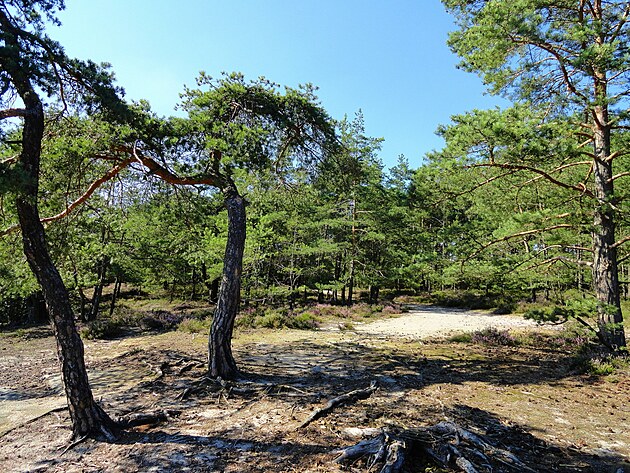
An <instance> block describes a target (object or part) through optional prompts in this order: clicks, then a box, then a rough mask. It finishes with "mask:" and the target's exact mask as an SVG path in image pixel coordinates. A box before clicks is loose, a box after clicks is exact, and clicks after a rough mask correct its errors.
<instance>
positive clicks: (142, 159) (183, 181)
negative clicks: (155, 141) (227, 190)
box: [121, 146, 224, 189]
mask: <svg viewBox="0 0 630 473" xmlns="http://www.w3.org/2000/svg"><path fill="white" fill-rule="evenodd" d="M121 149H122V150H123V151H126V152H128V153H131V154H132V155H133V157H134V159H133V160H134V161H136V162H138V163H140V164H142V165H143V166H144V167H145V168H147V169H148V170H149V174H155V175H156V176H158V177H159V178H160V179H162V180H163V181H165V182H168V183H169V184H177V185H184V186H194V185H208V186H213V187H217V188H219V189H221V188H222V187H223V184H224V182H223V179H222V178H221V177H220V176H215V175H212V174H200V175H197V176H178V175H177V174H175V173H174V172H173V171H171V170H169V169H167V168H166V167H164V166H162V165H161V164H160V163H158V162H157V161H155V160H154V159H153V158H151V157H149V156H146V155H144V154H142V153H139V152H138V148H137V147H136V146H133V147H132V148H131V147H128V146H124V147H122V148H121Z"/></svg>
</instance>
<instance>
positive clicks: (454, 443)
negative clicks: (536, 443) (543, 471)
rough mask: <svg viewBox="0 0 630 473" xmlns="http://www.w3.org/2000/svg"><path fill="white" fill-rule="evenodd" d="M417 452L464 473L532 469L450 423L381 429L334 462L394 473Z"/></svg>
mask: <svg viewBox="0 0 630 473" xmlns="http://www.w3.org/2000/svg"><path fill="white" fill-rule="evenodd" d="M419 452H420V453H421V455H422V457H423V458H424V459H426V460H429V461H431V462H433V463H435V464H436V465H437V466H439V467H442V468H453V469H456V470H459V471H463V472H464V473H482V472H484V473H485V472H488V473H489V472H492V471H496V468H495V466H496V465H497V464H500V465H502V466H508V467H510V468H511V469H512V470H513V471H518V472H535V470H533V469H531V468H529V467H528V466H527V465H525V464H524V463H523V462H522V461H521V460H519V459H518V457H516V455H514V454H513V453H512V452H510V451H509V450H505V449H502V448H499V447H495V446H493V445H491V444H490V443H489V442H488V441H486V440H485V439H484V438H483V437H482V436H480V435H477V434H474V433H472V432H470V431H468V430H466V429H464V428H462V427H460V426H459V425H457V424H455V423H453V422H440V423H439V424H436V425H434V426H430V427H418V428H413V429H400V430H395V429H389V428H388V429H382V432H381V433H380V434H379V435H378V436H377V437H373V438H371V439H367V440H362V441H361V442H359V443H357V444H355V445H352V446H350V447H347V448H345V449H343V450H341V452H340V453H341V455H340V456H339V457H338V458H337V459H336V460H335V461H336V462H337V463H340V464H347V463H354V462H357V461H361V460H364V461H365V462H366V466H367V468H368V470H369V471H380V473H396V472H402V471H403V467H404V465H405V464H406V463H407V461H408V458H409V457H410V455H411V454H412V453H414V454H417V453H419ZM493 464H494V465H495V466H493ZM378 468H380V470H378Z"/></svg>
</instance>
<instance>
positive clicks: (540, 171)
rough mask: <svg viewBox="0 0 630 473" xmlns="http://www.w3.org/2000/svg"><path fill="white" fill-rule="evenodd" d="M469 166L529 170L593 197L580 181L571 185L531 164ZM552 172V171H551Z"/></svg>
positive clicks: (556, 183)
mask: <svg viewBox="0 0 630 473" xmlns="http://www.w3.org/2000/svg"><path fill="white" fill-rule="evenodd" d="M470 167H498V168H501V169H515V170H519V171H529V172H533V173H534V174H538V175H540V176H541V177H543V178H545V179H546V180H548V181H549V182H551V183H553V184H555V185H557V186H559V187H562V188H564V189H570V190H574V191H578V192H579V193H580V194H586V195H588V196H589V197H594V195H593V193H592V192H591V191H590V190H588V189H587V188H586V186H585V185H584V184H582V183H580V184H579V185H571V184H567V183H566V182H562V181H559V180H558V179H556V178H555V177H553V176H552V175H551V174H549V173H548V172H546V171H543V170H542V169H538V168H534V167H531V166H525V165H524V164H510V163H496V162H493V163H479V164H473V165H471V166H470ZM551 172H554V171H551Z"/></svg>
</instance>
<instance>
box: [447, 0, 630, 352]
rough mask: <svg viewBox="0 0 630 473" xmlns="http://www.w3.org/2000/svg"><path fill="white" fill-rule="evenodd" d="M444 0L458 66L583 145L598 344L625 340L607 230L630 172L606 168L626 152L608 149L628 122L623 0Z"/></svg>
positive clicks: (627, 6) (613, 247) (629, 67)
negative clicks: (564, 126) (538, 111)
mask: <svg viewBox="0 0 630 473" xmlns="http://www.w3.org/2000/svg"><path fill="white" fill-rule="evenodd" d="M442 1H443V3H444V5H445V6H446V7H447V9H448V10H449V11H450V12H451V13H453V14H454V16H455V18H456V21H457V25H458V27H459V29H458V30H457V31H455V32H454V33H452V34H451V37H450V41H449V44H450V46H451V48H452V49H453V51H455V52H456V53H457V54H458V55H459V56H460V57H461V58H462V59H463V60H462V63H461V66H462V67H463V68H465V69H466V70H468V71H472V72H477V73H479V74H480V75H481V76H482V77H483V79H484V81H485V82H486V84H489V86H490V90H491V92H493V93H503V94H505V95H507V96H508V97H509V98H512V99H513V100H515V101H522V102H524V103H528V104H531V105H532V106H537V107H544V108H545V109H546V112H547V113H546V116H547V117H548V118H547V119H553V118H554V117H562V118H563V119H564V120H568V121H569V122H570V123H572V130H571V132H570V133H571V135H572V136H574V137H582V139H583V141H584V143H585V144H587V145H590V150H588V151H587V150H586V149H584V150H583V152H582V154H583V155H584V156H586V157H587V158H588V160H589V161H590V169H591V171H589V173H588V178H589V182H588V184H589V185H590V186H591V188H592V194H593V196H594V200H595V205H594V208H593V210H592V224H593V227H592V250H593V255H594V256H593V265H592V267H593V286H594V292H595V296H596V299H597V301H598V325H599V330H600V333H601V335H602V339H603V340H604V341H605V344H606V345H608V346H609V347H611V348H613V349H615V350H618V349H622V348H624V347H625V346H626V340H625V334H624V330H623V325H622V323H623V318H622V313H621V305H620V290H619V276H618V261H617V249H618V248H619V246H620V245H621V244H623V243H624V242H625V241H628V240H629V239H628V238H621V239H619V240H616V237H615V230H616V220H617V218H618V215H617V209H618V205H617V204H618V203H619V196H618V195H616V194H615V187H614V184H615V181H616V180H617V179H621V178H623V177H625V176H627V175H628V173H627V172H621V173H618V174H615V173H614V172H613V166H614V163H615V161H618V160H619V158H620V157H623V156H624V155H627V154H628V150H627V148H626V147H617V149H614V148H613V142H614V138H616V136H618V135H620V134H621V133H622V132H623V130H624V129H627V128H628V126H627V112H626V111H627V109H628V105H629V104H628V97H629V96H630V80H629V79H630V77H629V71H630V55H629V54H628V48H627V44H628V42H629V41H630V37H629V36H630V34H629V33H630V30H629V26H628V18H629V16H630V2H627V1H603V0H586V1H577V0H570V1H569V0H472V1H471V0H442ZM624 110H625V111H624ZM575 117H580V118H579V119H575ZM504 167H505V166H504ZM561 170H562V169H558V171H557V172H560V171H561ZM548 177H550V176H548ZM554 179H555V178H553V177H552V179H550V181H553V180H554Z"/></svg>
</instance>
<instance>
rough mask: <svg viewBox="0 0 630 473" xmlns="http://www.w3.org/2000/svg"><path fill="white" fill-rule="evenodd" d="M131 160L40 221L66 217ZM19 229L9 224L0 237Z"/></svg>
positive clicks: (114, 168) (128, 160) (108, 172)
mask: <svg viewBox="0 0 630 473" xmlns="http://www.w3.org/2000/svg"><path fill="white" fill-rule="evenodd" d="M133 162H134V158H127V159H125V160H123V161H121V162H120V163H119V164H117V165H116V166H114V167H113V168H111V169H110V170H109V171H107V173H105V174H104V175H103V176H102V177H100V178H98V179H97V180H95V181H94V182H92V184H90V187H88V188H87V190H86V191H85V192H84V193H83V195H81V196H80V197H79V198H78V199H76V200H75V201H74V202H72V203H71V204H70V205H68V206H67V207H66V209H65V210H64V211H63V212H59V213H58V214H56V215H53V216H51V217H46V218H42V219H41V220H40V221H41V222H42V223H49V222H54V221H55V220H60V219H62V218H64V217H67V216H68V215H69V214H70V212H72V211H73V210H74V209H76V208H77V207H78V206H80V205H82V204H83V203H84V202H85V201H86V200H88V199H89V198H90V197H91V196H92V194H94V192H95V191H96V189H98V188H99V187H100V186H101V185H103V184H104V183H105V182H107V181H109V180H111V179H112V178H114V177H115V176H117V175H118V173H120V171H122V170H123V169H124V168H126V167H127V166H129V165H130V164H131V163H133ZM19 230H20V225H18V224H15V225H11V226H10V227H8V228H6V229H5V230H3V231H2V232H0V237H3V236H5V235H9V234H11V233H14V232H17V231H19Z"/></svg>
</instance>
